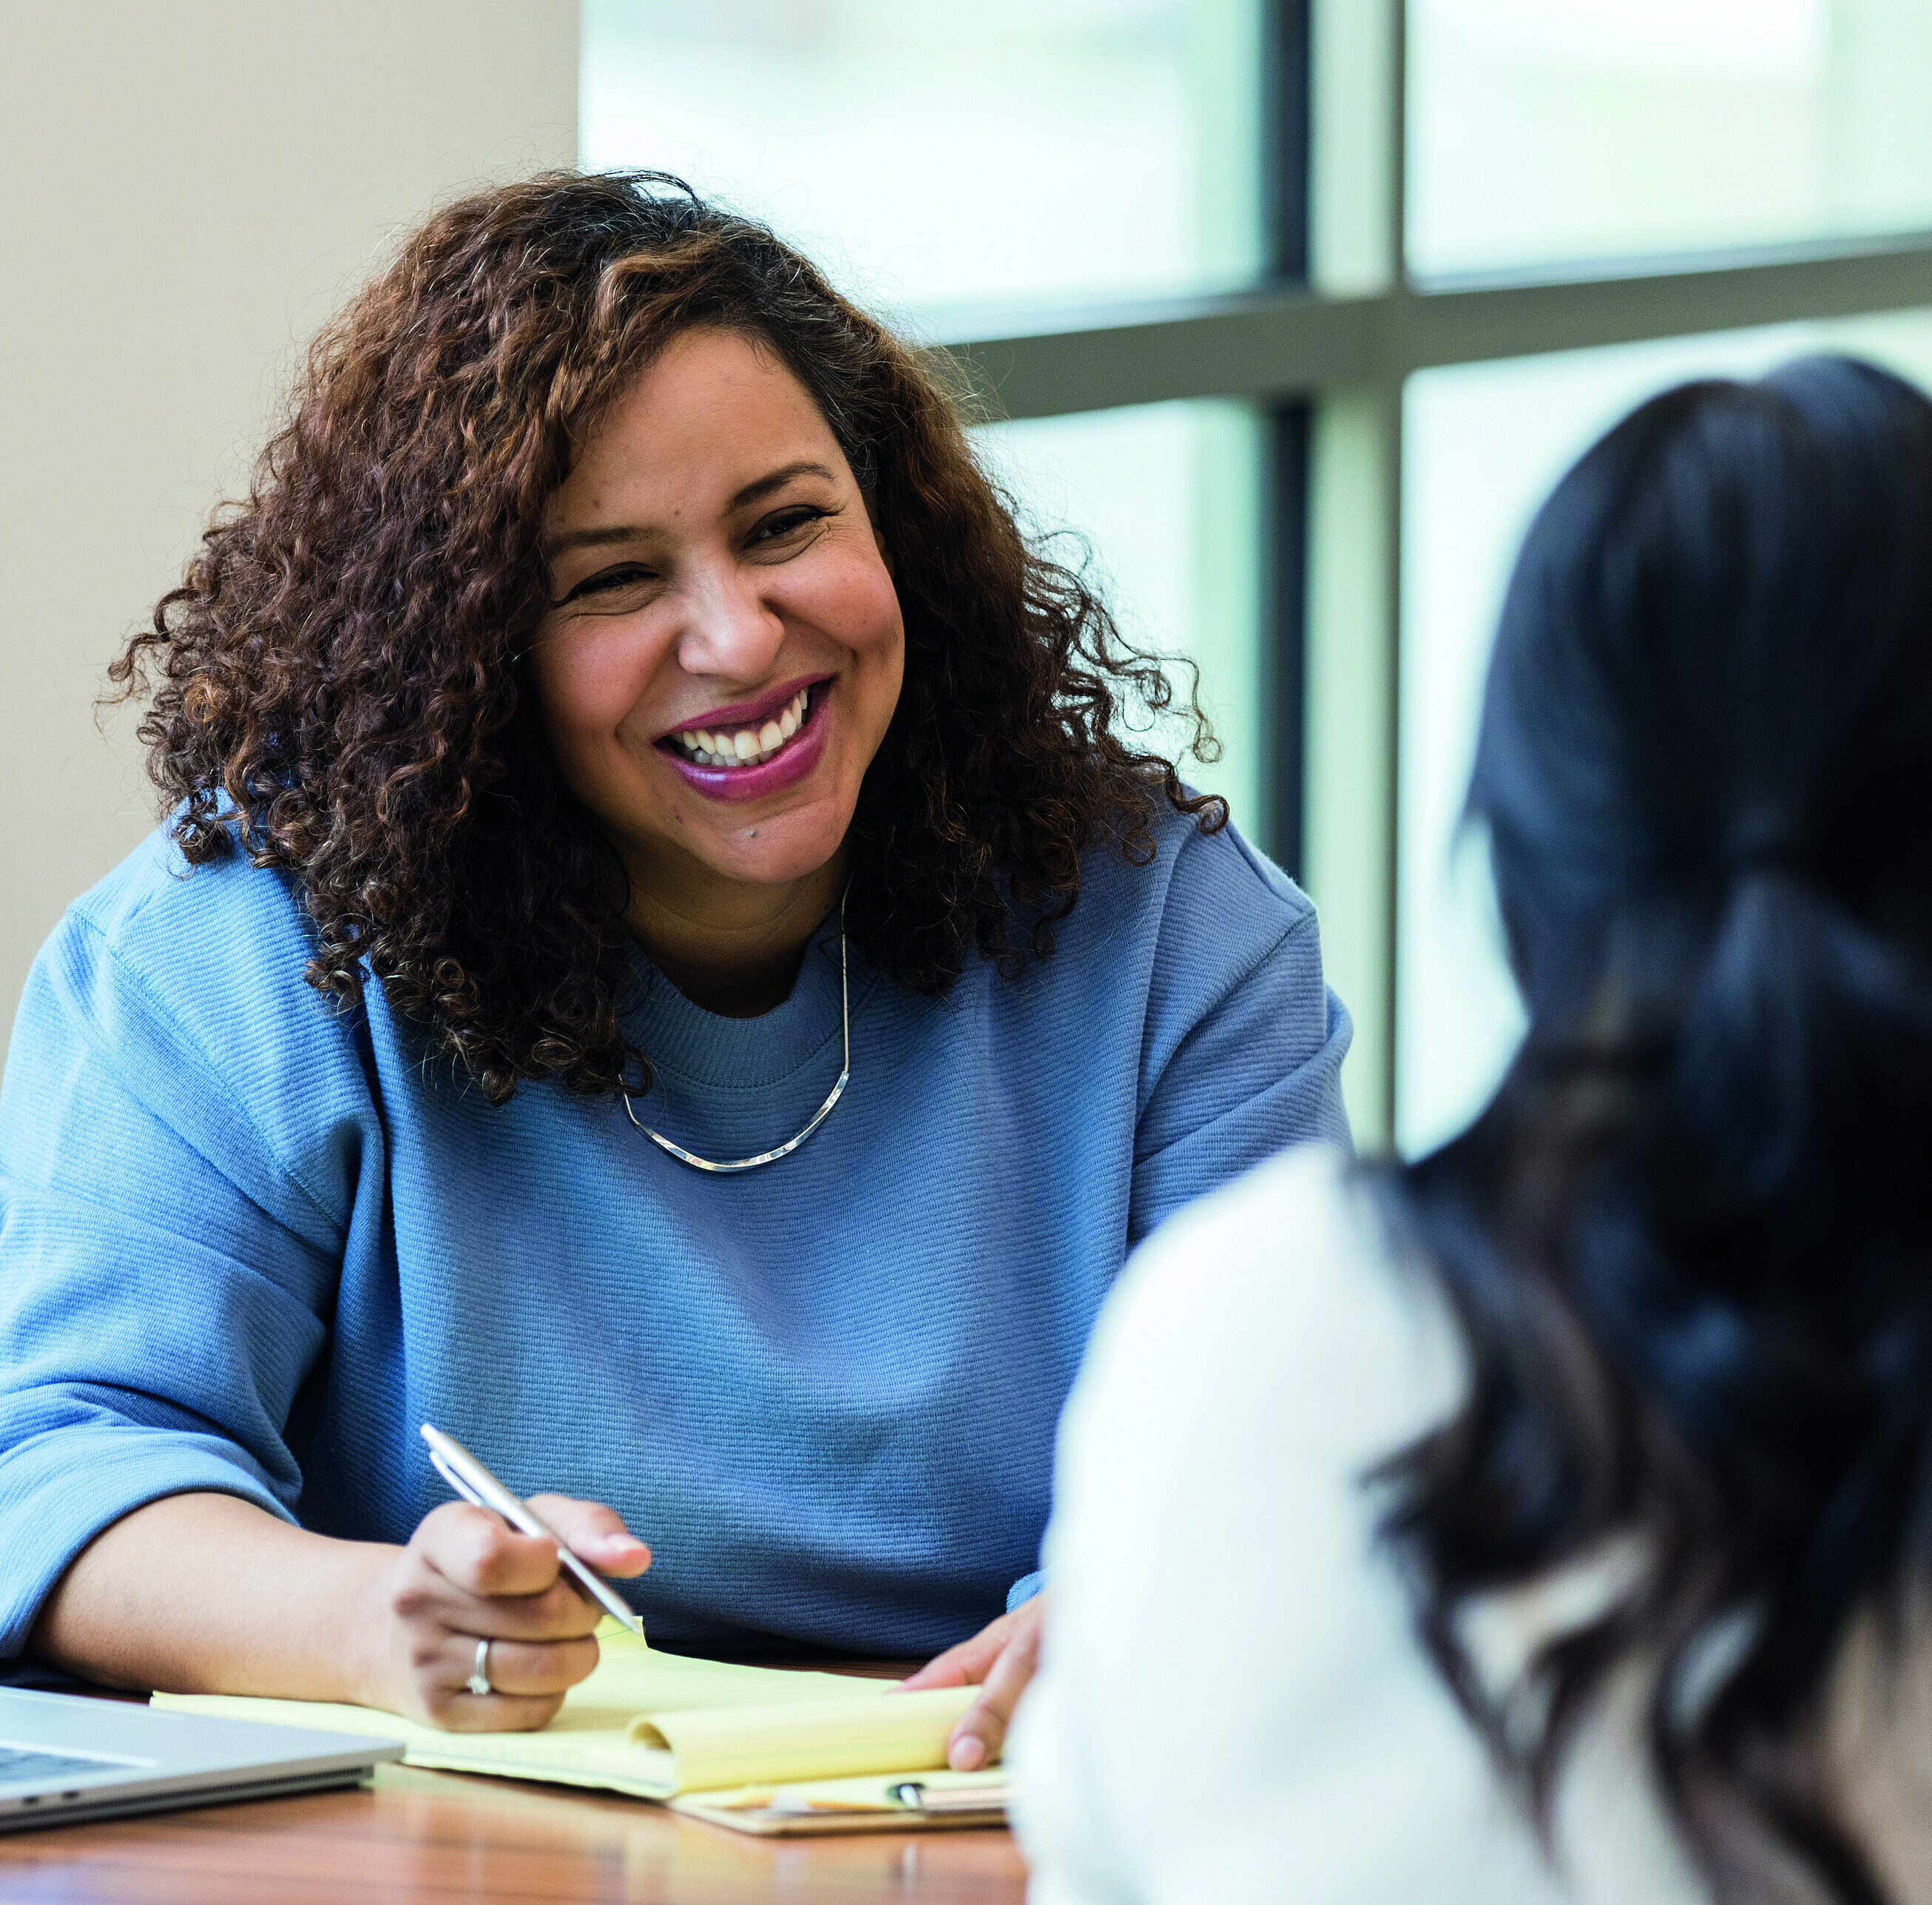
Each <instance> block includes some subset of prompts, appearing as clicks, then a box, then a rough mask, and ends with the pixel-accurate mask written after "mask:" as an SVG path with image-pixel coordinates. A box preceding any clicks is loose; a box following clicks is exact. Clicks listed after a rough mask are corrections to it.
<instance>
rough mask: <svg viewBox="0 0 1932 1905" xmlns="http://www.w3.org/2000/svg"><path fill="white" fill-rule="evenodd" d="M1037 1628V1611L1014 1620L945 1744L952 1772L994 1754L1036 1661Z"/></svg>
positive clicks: (983, 1763)
mask: <svg viewBox="0 0 1932 1905" xmlns="http://www.w3.org/2000/svg"><path fill="white" fill-rule="evenodd" d="M1033 1605H1034V1603H1032V1602H1029V1603H1028V1607H1032V1606H1033ZM1017 1611H1019V1612H1020V1613H1025V1609H1021V1610H1017ZM1040 1627H1041V1622H1040V1618H1039V1615H1038V1613H1037V1612H1036V1613H1035V1615H1034V1618H1033V1619H1031V1620H1028V1621H1023V1622H1019V1623H1018V1624H1017V1625H1016V1626H1015V1628H1014V1629H1013V1632H1012V1634H1010V1636H1009V1637H1008V1639H1007V1644H1006V1646H1004V1647H1003V1648H1001V1650H1000V1653H999V1658H998V1659H996V1660H995V1661H994V1663H993V1664H992V1667H990V1668H989V1670H987V1673H986V1680H985V1682H984V1683H983V1685H982V1686H981V1688H980V1697H979V1698H978V1699H977V1700H975V1701H974V1703H973V1704H972V1705H971V1706H969V1707H968V1709H966V1712H965V1715H963V1716H962V1718H961V1720H960V1722H959V1725H958V1726H956V1727H954V1728H953V1737H952V1739H950V1741H949V1742H947V1749H946V1752H947V1761H948V1763H950V1765H951V1766H952V1768H953V1771H954V1772H960V1773H971V1772H978V1770H979V1769H980V1768H981V1767H982V1766H986V1764H987V1763H989V1761H991V1760H995V1759H996V1758H998V1756H999V1751H1000V1749H1001V1747H1003V1746H1004V1745H1005V1744H1006V1739H1007V1724H1008V1723H1009V1722H1010V1721H1011V1720H1012V1718H1013V1709H1014V1708H1015V1707H1016V1706H1018V1705H1019V1698H1020V1696H1021V1695H1022V1694H1024V1693H1025V1691H1026V1690H1027V1685H1028V1682H1030V1681H1031V1679H1033V1676H1034V1669H1035V1668H1036V1667H1038V1666H1039V1664H1040Z"/></svg>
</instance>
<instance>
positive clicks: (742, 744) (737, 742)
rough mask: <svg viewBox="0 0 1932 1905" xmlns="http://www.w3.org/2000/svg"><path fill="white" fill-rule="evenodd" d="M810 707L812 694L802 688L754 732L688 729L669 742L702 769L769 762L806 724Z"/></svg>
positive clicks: (748, 730) (744, 729)
mask: <svg viewBox="0 0 1932 1905" xmlns="http://www.w3.org/2000/svg"><path fill="white" fill-rule="evenodd" d="M810 706H811V690H810V689H809V688H800V689H799V691H798V692H797V693H796V694H794V695H793V697H791V699H790V700H789V701H787V703H785V704H784V708H783V709H781V710H780V712H778V714H777V715H775V716H774V717H773V718H772V719H770V720H769V721H766V722H765V723H764V724H763V726H761V727H759V728H757V730H755V731H754V730H752V729H751V728H748V727H741V728H739V730H737V731H736V733H730V734H727V733H723V732H722V731H720V732H718V733H711V732H709V731H707V730H706V729H704V728H702V727H688V728H686V729H685V731H684V732H683V733H681V734H676V735H673V736H672V739H674V740H675V741H676V742H677V743H678V745H679V746H680V747H681V748H682V749H683V750H684V751H685V754H686V755H687V756H688V757H690V758H691V760H695V761H696V762H697V763H698V764H699V765H700V766H704V767H743V766H751V765H753V764H754V763H760V762H763V761H766V760H769V759H770V758H771V757H772V755H773V754H776V753H777V752H778V750H779V748H781V747H783V746H784V744H785V743H786V742H787V741H789V740H790V739H791V737H792V736H793V735H794V734H796V733H797V732H798V730H799V729H800V728H801V727H803V726H804V725H805V713H806V711H807V710H808V709H809V708H810Z"/></svg>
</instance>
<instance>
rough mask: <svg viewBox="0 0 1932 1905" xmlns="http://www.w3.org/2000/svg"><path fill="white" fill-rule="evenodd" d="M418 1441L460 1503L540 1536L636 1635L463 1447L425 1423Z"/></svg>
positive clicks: (598, 1580)
mask: <svg viewBox="0 0 1932 1905" xmlns="http://www.w3.org/2000/svg"><path fill="white" fill-rule="evenodd" d="M422 1439H423V1440H424V1441H425V1442H427V1443H428V1445H429V1459H430V1460H431V1461H432V1462H434V1463H435V1464H436V1466H437V1473H438V1474H440V1475H441V1476H442V1477H443V1480H444V1481H446V1482H447V1483H449V1485H450V1487H452V1488H453V1489H455V1491H456V1492H457V1493H458V1495H460V1496H462V1497H463V1500H464V1501H466V1502H469V1503H471V1504H472V1505H473V1506H475V1507H476V1508H487V1509H489V1510H490V1511H491V1512H492V1513H493V1514H499V1515H501V1516H502V1517H503V1519H504V1520H505V1521H506V1522H508V1523H509V1524H510V1526H511V1527H512V1528H514V1529H519V1530H520V1531H521V1532H523V1534H525V1535H542V1536H544V1538H545V1539H546V1540H548V1541H554V1542H555V1543H556V1556H557V1559H558V1560H559V1561H560V1562H562V1564H563V1565H564V1566H565V1568H568V1569H569V1571H571V1574H572V1575H574V1577H576V1579H577V1581H578V1582H579V1583H581V1585H582V1586H583V1591H584V1592H585V1593H586V1594H587V1595H589V1597H590V1598H591V1599H592V1601H595V1602H596V1604H597V1605H598V1607H601V1608H602V1609H603V1610H604V1613H607V1614H608V1615H609V1616H610V1618H611V1619H613V1621H622V1622H623V1624H624V1625H625V1626H626V1627H627V1628H629V1629H630V1630H631V1632H632V1633H633V1634H642V1633H643V1631H644V1624H643V1622H642V1621H640V1619H638V1618H637V1616H636V1615H635V1614H634V1613H632V1612H631V1610H630V1609H629V1607H627V1606H626V1605H625V1603H624V1602H623V1601H622V1599H620V1598H619V1596H618V1595H617V1594H616V1592H615V1590H614V1589H612V1587H611V1586H610V1583H608V1582H607V1581H605V1580H604V1579H603V1578H602V1577H601V1576H600V1575H598V1574H597V1573H596V1572H595V1570H593V1569H592V1568H590V1567H589V1565H587V1564H586V1563H585V1562H583V1561H581V1560H580V1559H578V1558H577V1556H575V1555H574V1554H573V1553H571V1550H570V1547H569V1545H568V1543H566V1542H565V1540H564V1538H563V1537H562V1535H559V1534H558V1532H556V1529H553V1528H550V1527H548V1526H545V1524H544V1521H543V1519H542V1517H540V1516H539V1515H538V1514H536V1512H535V1511H534V1510H533V1509H532V1508H531V1507H530V1506H529V1503H527V1502H519V1501H518V1500H517V1498H516V1497H515V1496H514V1495H512V1494H511V1493H510V1491H509V1490H508V1489H507V1488H505V1487H504V1486H503V1484H502V1483H501V1482H499V1481H498V1480H497V1479H496V1477H495V1476H494V1475H491V1474H490V1472H489V1470H488V1469H486V1468H484V1466H483V1465H482V1463H480V1462H478V1460H477V1459H476V1458H475V1456H473V1455H472V1454H470V1453H469V1451H468V1450H467V1449H466V1448H464V1447H463V1445H462V1444H461V1443H460V1442H457V1441H455V1440H454V1439H452V1438H451V1437H449V1436H446V1435H445V1434H444V1433H443V1431H442V1430H440V1429H438V1428H436V1427H433V1426H432V1425H431V1424H429V1423H427V1422H425V1424H423V1426H422Z"/></svg>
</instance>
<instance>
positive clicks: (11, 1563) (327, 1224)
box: [0, 911, 343, 1655]
mask: <svg viewBox="0 0 1932 1905" xmlns="http://www.w3.org/2000/svg"><path fill="white" fill-rule="evenodd" d="M297 983H299V980H298V982H297ZM202 992H203V993H204V995H209V996H212V997H217V998H218V997H219V995H220V981H219V980H218V979H217V980H216V981H215V982H214V983H213V984H207V983H204V984H203V986H202ZM253 1003H254V1002H253V1001H250V1000H249V999H248V998H245V997H244V998H236V999H234V1000H233V1001H231V1002H230V1003H229V1007H228V1010H229V1014H230V1015H231V1016H232V1017H233V1019H234V1020H235V1022H236V1023H238V1024H242V1025H248V1024H249V1023H251V1016H250V1010H249V1009H250V1007H251V1004H253ZM250 1036H253V1034H250ZM208 1043H209V1039H208V1029H207V1028H197V1031H195V1032H190V1031H189V1030H188V1029H187V1028H186V1027H185V1026H184V1025H183V1023H182V1022H181V1020H180V1019H179V1018H178V1017H177V1016H175V1014H173V1013H171V1012H170V1010H169V1009H168V1007H166V1005H165V1004H163V1002H162V1001H161V1000H160V998H159V997H158V996H157V994H156V992H154V989H152V988H151V986H150V985H149V984H148V983H144V981H143V979H142V977H141V975H140V974H139V972H138V971H136V970H134V969H133V968H132V967H130V965H129V964H128V963H127V962H125V961H124V959H122V958H121V957H120V956H118V953H117V952H116V951H115V949H114V948H113V947H112V946H111V945H110V944H109V943H108V941H107V938H106V936H105V935H104V934H103V932H101V930H100V929H98V927H97V926H95V925H93V924H92V922H90V921H89V919H87V918H86V917H85V916H83V914H81V913H80V912H78V911H76V912H74V913H69V915H68V918H67V919H66V920H65V921H64V922H62V926H61V927H60V928H59V929H58V930H57V931H56V932H55V935H54V937H53V938H52V940H50V941H49V943H48V944H47V945H46V947H45V948H44V949H43V951H42V953H41V954H40V957H39V959H37V961H36V962H35V964H34V968H33V970H32V972H31V975H30V977H29V978H28V982H27V986H26V992H25V993H24V995H23V998H22V1001H21V1006H20V1014H19V1017H18V1019H17V1023H16V1025H15V1029H14V1034H13V1043H12V1046H11V1048H10V1052H9V1054H8V1058H7V1072H6V1077H5V1084H4V1085H0V1553H4V1554H5V1556H7V1568H6V1569H5V1571H4V1574H0V1655H13V1654H17V1653H18V1652H20V1650H21V1649H22V1647H23V1646H24V1644H25V1643H26V1639H27V1637H28V1632H29V1631H30V1629H31V1625H32V1623H33V1622H34V1618H35V1616H36V1615H37V1613H38V1611H39V1609H40V1604H41V1602H42V1601H43V1599H44V1598H45V1597H46V1594H47V1592H48V1591H49V1589H50V1588H51V1587H52V1586H53V1584H54V1583H55V1582H56V1581H57V1580H58V1578H59V1577H60V1576H61V1574H62V1573H63V1572H64V1571H65V1569H66V1568H67V1567H68V1564H69V1563H70V1562H71V1561H72V1560H73V1559H74V1557H75V1556H77V1554H78V1553H79V1552H80V1550H81V1549H82V1548H83V1547H85V1546H86V1544H87V1543H88V1542H89V1541H91V1540H92V1538H93V1537H94V1536H95V1535H97V1534H98V1533H99V1532H100V1531H101V1529H104V1528H105V1527H107V1526H108V1525H109V1524H110V1523H113V1522H114V1521H116V1520H119V1519H120V1518H121V1517H122V1516H124V1515H126V1514H128V1513H129V1512H130V1511H132V1510H133V1509H135V1508H139V1507H141V1506H142V1505H144V1504H145V1503H147V1502H151V1501H154V1500H155V1499H158V1498H159V1497H160V1496H166V1495H172V1494H178V1493H184V1492H186V1491H189V1490H216V1491H219V1492H221V1493H226V1494H231V1495H236V1496H241V1497H242V1498H243V1499H245V1500H247V1501H250V1502H254V1503H255V1504H256V1505H257V1506H258V1507H260V1508H263V1509H265V1510H266V1511H269V1513H271V1514H277V1515H280V1516H281V1517H284V1518H285V1519H290V1520H293V1508H294V1504H295V1502H296V1499H297V1496H298V1495H299V1492H300V1490H301V1485H302V1477H301V1475H300V1474H299V1472H298V1469H297V1468H296V1464H295V1463H294V1461H293V1459H292V1457H291V1456H290V1452H289V1448H288V1446H287V1443H286V1442H285V1441H284V1426H285V1424H287V1420H288V1417H289V1413H290V1408H291V1406H293V1403H294V1402H295V1399H296V1392H297V1391H298V1389H299V1388H300V1386H301V1385H302V1382H303V1380H304V1379H305V1376H308V1373H310V1371H311V1370H312V1369H313V1368H314V1367H315V1365H316V1363H317V1358H319V1357H320V1355H321V1353H322V1352H323V1347H324V1345H325V1343H326V1340H327V1337H328V1329H327V1325H326V1321H325V1319H326V1317H327V1316H329V1313H330V1312H331V1310H332V1304H333V1300H334V1293H335V1286H336V1283H337V1280H338V1276H339V1270H340V1264H341V1242H342V1234H343V1233H342V1226H341V1223H340V1222H339V1221H338V1220H337V1219H335V1217H332V1216H331V1214H330V1213H329V1211H328V1210H327V1209H326V1208H324V1204H323V1202H322V1201H321V1200H320V1199H319V1198H318V1196H317V1195H316V1193H314V1190H313V1189H311V1188H308V1187H304V1186H303V1184H302V1183H301V1182H300V1181H299V1174H298V1173H296V1172H293V1171H292V1170H291V1169H290V1168H289V1166H288V1164H287V1162H286V1161H285V1160H282V1159H280V1158H278V1157H275V1156H274V1155H273V1154H272V1151H271V1150H270V1148H269V1142H268V1140H267V1139H266V1138H265V1137H264V1136H263V1130H262V1127H261V1121H260V1120H258V1119H257V1118H254V1117H251V1115H250V1113H249V1112H248V1108H247V1106H246V1104H245V1101H244V1100H242V1098H241V1097H238V1096H237V1095H236V1092H235V1090H234V1088H233V1086H232V1085H225V1084H224V1083H223V1079H222V1077H221V1076H220V1071H219V1069H218V1067H217V1065H216V1064H214V1063H213V1062H212V1061H211V1058H210V1055H209V1053H208Z"/></svg>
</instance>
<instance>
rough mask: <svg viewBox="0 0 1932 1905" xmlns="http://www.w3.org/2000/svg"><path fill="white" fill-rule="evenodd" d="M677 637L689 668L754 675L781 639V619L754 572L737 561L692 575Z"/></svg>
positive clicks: (744, 677) (764, 669) (682, 663)
mask: <svg viewBox="0 0 1932 1905" xmlns="http://www.w3.org/2000/svg"><path fill="white" fill-rule="evenodd" d="M685 600H686V603H687V607H686V610H685V616H684V623H683V626H682V628H681V629H680V630H679V634H678V640H677V659H678V665H679V667H682V669H683V670H684V671H685V673H687V674H693V675H724V676H727V677H729V678H730V679H732V680H734V681H746V682H752V681H758V680H760V679H763V676H765V675H766V673H769V671H770V668H771V664H772V661H774V660H775V658H777V655H778V646H779V644H780V643H782V642H783V641H784V618H783V617H782V616H780V615H779V614H778V612H777V610H775V608H774V607H772V605H771V604H769V602H767V601H766V600H765V599H764V597H763V592H762V591H761V590H760V589H759V587H758V586H757V577H756V574H755V573H753V574H747V573H746V572H745V571H744V570H742V569H740V568H736V567H735V566H734V567H730V568H723V567H721V568H718V569H717V570H714V571H707V572H706V573H705V574H703V575H702V576H700V577H696V578H694V582H693V586H691V588H690V589H689V590H688V594H687V595H686V598H685Z"/></svg>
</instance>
